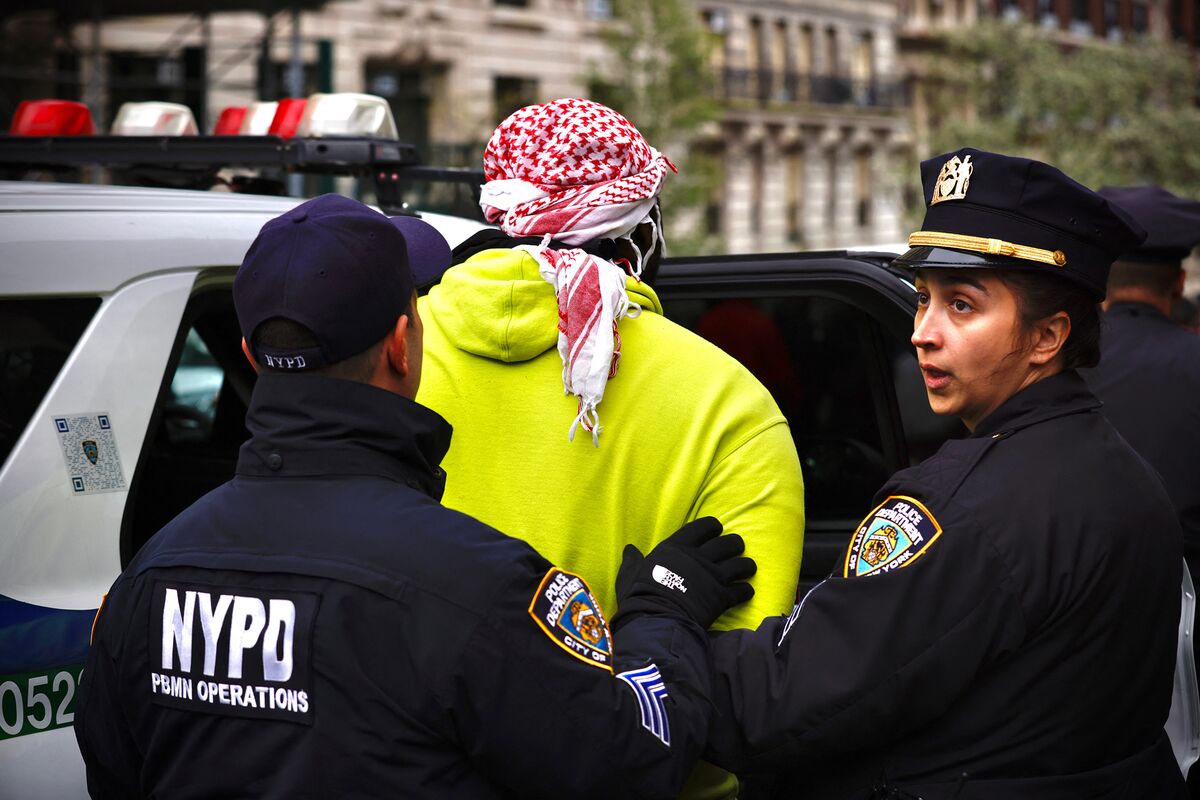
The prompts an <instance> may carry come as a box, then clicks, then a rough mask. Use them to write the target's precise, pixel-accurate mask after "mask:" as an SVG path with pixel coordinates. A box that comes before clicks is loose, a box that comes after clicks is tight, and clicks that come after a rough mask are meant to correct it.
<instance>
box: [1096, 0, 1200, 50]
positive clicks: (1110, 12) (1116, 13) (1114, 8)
mask: <svg viewBox="0 0 1200 800" xmlns="http://www.w3.org/2000/svg"><path fill="white" fill-rule="evenodd" d="M1198 2H1200V0H1198ZM1104 34H1105V36H1107V37H1108V40H1109V41H1111V42H1119V41H1121V39H1122V38H1123V34H1122V32H1121V2H1120V0H1104Z"/></svg>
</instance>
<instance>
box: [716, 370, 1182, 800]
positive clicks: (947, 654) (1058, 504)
mask: <svg viewBox="0 0 1200 800" xmlns="http://www.w3.org/2000/svg"><path fill="white" fill-rule="evenodd" d="M1099 405H1100V404H1099V402H1098V401H1097V400H1096V398H1095V397H1093V396H1092V395H1091V394H1090V393H1089V392H1088V390H1087V388H1086V386H1085V385H1084V382H1083V380H1082V379H1081V378H1080V377H1079V376H1078V375H1077V374H1076V373H1074V372H1067V373H1063V374H1060V375H1057V376H1054V377H1051V378H1047V379H1044V380H1042V381H1040V382H1038V383H1035V384H1034V385H1032V386H1030V387H1028V388H1027V389H1025V390H1024V391H1021V392H1019V393H1018V394H1016V395H1015V396H1013V397H1012V398H1010V399H1009V400H1008V401H1007V402H1005V403H1004V404H1003V405H1002V406H1001V407H1000V408H998V409H997V410H996V411H995V412H993V413H992V414H991V415H990V416H989V417H988V418H987V419H986V420H984V422H983V423H982V424H981V425H980V426H979V428H978V430H976V431H975V432H974V434H973V435H972V436H971V437H970V438H967V439H963V440H953V441H949V442H947V443H946V444H945V445H944V446H943V447H942V448H941V449H940V450H939V451H938V452H937V453H936V454H935V455H934V456H933V457H931V458H929V459H928V460H926V461H925V462H923V463H922V464H921V465H919V466H917V467H914V468H911V469H906V470H903V471H901V472H899V473H897V474H896V475H895V476H893V477H892V478H891V480H890V481H889V482H888V483H887V484H885V485H884V487H883V488H882V489H881V490H880V492H879V494H878V495H877V497H876V502H877V503H878V507H877V508H875V510H873V511H872V512H871V513H870V514H868V515H867V517H866V519H865V520H864V521H863V523H862V525H861V526H860V527H859V529H858V530H857V531H855V533H854V535H853V537H852V539H851V542H850V546H849V547H848V549H847V552H846V555H845V559H844V562H843V563H841V564H840V565H839V569H838V570H837V571H836V572H835V574H834V575H832V576H831V577H830V578H828V579H827V580H826V581H824V582H823V583H821V584H818V585H817V586H816V587H815V588H814V589H812V590H811V591H810V592H809V593H808V595H807V596H806V597H805V598H804V599H803V600H802V601H801V603H800V604H798V605H797V607H796V609H795V610H794V611H793V612H792V614H791V616H790V617H789V618H787V619H775V620H770V621H767V622H766V623H764V624H763V625H762V626H761V627H760V628H759V629H758V630H757V631H736V632H731V633H727V634H723V635H720V636H719V638H717V639H716V640H715V643H714V647H713V653H712V656H711V658H712V661H713V664H714V673H713V684H714V689H713V691H714V701H715V705H716V711H715V712H714V716H713V721H712V729H711V733H710V744H709V753H708V756H709V758H711V759H712V760H713V761H714V762H716V763H718V764H720V765H722V766H725V767H727V768H730V769H732V770H734V771H735V772H739V773H740V774H745V775H755V774H758V775H765V776H767V777H765V778H759V779H758V785H759V787H760V788H764V792H763V793H764V794H765V795H766V796H778V797H796V798H800V797H803V798H868V797H881V798H882V797H895V798H908V797H922V798H925V800H941V799H942V798H946V799H949V798H954V799H955V800H984V799H986V800H1001V799H1003V800H1009V799H1011V798H1021V800H1080V799H1081V798H1089V799H1091V798H1105V799H1106V800H1116V799H1117V798H1123V799H1128V800H1132V798H1138V799H1139V800H1140V799H1141V798H1150V797H1153V798H1172V797H1175V796H1176V795H1175V794H1174V793H1175V792H1177V791H1181V790H1182V779H1181V778H1180V776H1179V770H1178V767H1177V766H1176V764H1175V761H1174V759H1173V756H1172V752H1171V748H1170V745H1169V743H1168V742H1167V740H1166V737H1165V735H1164V734H1163V724H1164V722H1165V721H1166V718H1167V711H1168V708H1169V706H1170V701H1171V688H1172V676H1173V673H1174V666H1175V649H1176V631H1177V626H1178V622H1179V602H1180V591H1179V585H1180V571H1181V564H1182V560H1181V545H1180V534H1179V526H1178V522H1177V520H1176V519H1175V517H1174V515H1173V514H1172V513H1171V511H1170V509H1169V505H1168V503H1167V502H1166V498H1165V495H1164V492H1163V489H1162V485H1161V483H1160V482H1159V480H1158V478H1157V476H1156V475H1155V474H1154V472H1153V470H1152V469H1151V468H1150V467H1149V466H1148V465H1147V464H1146V463H1145V462H1144V461H1143V460H1142V459H1141V458H1139V457H1138V456H1137V455H1136V454H1135V453H1134V452H1133V451H1132V450H1131V449H1130V448H1129V446H1128V445H1126V444H1125V442H1124V441H1123V440H1122V439H1121V438H1120V436H1118V435H1117V433H1116V432H1115V431H1114V430H1113V429H1112V427H1111V426H1110V425H1109V423H1108V421H1107V420H1105V419H1104V417H1103V416H1101V415H1100V414H1099V413H1097V409H1098V408H1099ZM877 790H878V791H877ZM873 792H875V793H874V794H873Z"/></svg>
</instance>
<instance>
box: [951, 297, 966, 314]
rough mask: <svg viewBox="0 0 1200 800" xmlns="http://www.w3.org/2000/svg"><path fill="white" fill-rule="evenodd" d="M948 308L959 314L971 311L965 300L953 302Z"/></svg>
mask: <svg viewBox="0 0 1200 800" xmlns="http://www.w3.org/2000/svg"><path fill="white" fill-rule="evenodd" d="M950 307H951V308H953V309H954V310H955V311H959V312H967V311H970V310H971V304H970V303H968V302H967V301H966V300H955V301H954V302H952V303H951V304H950Z"/></svg>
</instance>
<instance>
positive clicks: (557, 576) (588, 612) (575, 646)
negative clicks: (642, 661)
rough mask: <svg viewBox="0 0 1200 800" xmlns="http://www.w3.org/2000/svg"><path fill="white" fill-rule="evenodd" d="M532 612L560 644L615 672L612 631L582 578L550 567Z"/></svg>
mask: <svg viewBox="0 0 1200 800" xmlns="http://www.w3.org/2000/svg"><path fill="white" fill-rule="evenodd" d="M529 615H530V616H531V617H533V621H534V622H536V623H537V624H538V627H539V628H541V629H542V630H543V631H544V632H545V633H546V635H547V636H549V637H550V638H551V639H553V640H554V643H555V644H557V645H558V646H559V647H561V648H562V649H564V650H566V651H567V652H568V653H570V654H571V655H573V656H575V657H576V658H578V659H579V660H580V661H582V662H584V663H585V664H589V665H591V666H593V667H599V668H600V669H604V670H608V671H609V672H612V635H611V634H610V633H609V632H608V623H606V622H605V621H604V615H603V614H602V613H601V612H600V604H599V603H597V602H596V598H595V597H593V596H592V590H591V589H589V588H588V585H587V583H586V582H585V581H584V580H583V578H581V577H579V576H578V575H574V574H572V573H570V572H566V571H564V570H561V569H558V568H557V567H551V568H550V571H549V572H547V573H546V577H544V578H542V582H541V585H539V586H538V589H537V593H536V594H534V596H533V600H532V601H531V602H530V603H529Z"/></svg>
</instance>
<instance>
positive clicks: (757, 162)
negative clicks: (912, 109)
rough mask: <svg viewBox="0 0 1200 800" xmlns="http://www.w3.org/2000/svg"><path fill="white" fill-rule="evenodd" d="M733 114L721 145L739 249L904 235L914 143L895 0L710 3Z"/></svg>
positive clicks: (729, 235) (732, 233)
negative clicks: (907, 164)
mask: <svg viewBox="0 0 1200 800" xmlns="http://www.w3.org/2000/svg"><path fill="white" fill-rule="evenodd" d="M697 5H698V10H699V12H700V13H701V15H702V16H703V19H704V22H705V24H706V26H707V28H708V30H709V31H710V32H711V33H712V35H713V36H714V37H715V38H716V39H717V42H716V47H715V48H714V50H715V52H716V53H717V56H716V58H715V60H716V64H714V68H715V69H717V70H718V75H719V79H718V86H719V89H718V91H719V92H720V95H721V98H722V101H723V102H722V106H723V118H722V120H721V123H720V131H719V135H717V136H716V137H715V146H716V147H717V148H718V149H719V150H720V152H721V153H722V155H723V162H724V168H725V185H724V186H723V187H722V192H721V197H720V202H721V208H720V213H719V214H715V215H713V216H715V217H717V218H718V219H719V224H720V226H721V233H722V234H723V238H724V241H725V242H726V245H727V247H728V249H729V251H730V252H750V251H779V250H794V249H797V248H805V249H826V248H837V247H846V246H869V245H873V244H880V243H889V242H895V241H897V240H899V239H900V237H901V230H900V215H899V198H900V191H899V182H900V180H901V177H900V169H901V166H902V163H903V162H904V160H905V155H904V154H905V152H906V151H907V148H908V146H909V133H908V121H907V119H906V117H905V106H906V93H905V90H904V87H903V86H902V85H901V84H899V83H897V82H896V79H895V74H896V66H897V63H896V46H895V42H896V37H895V29H896V25H897V13H896V5H895V3H894V2H891V1H890V0H784V1H783V2H750V1H749V0H725V2H705V1H704V0H701V2H699V3H698V4H697Z"/></svg>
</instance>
